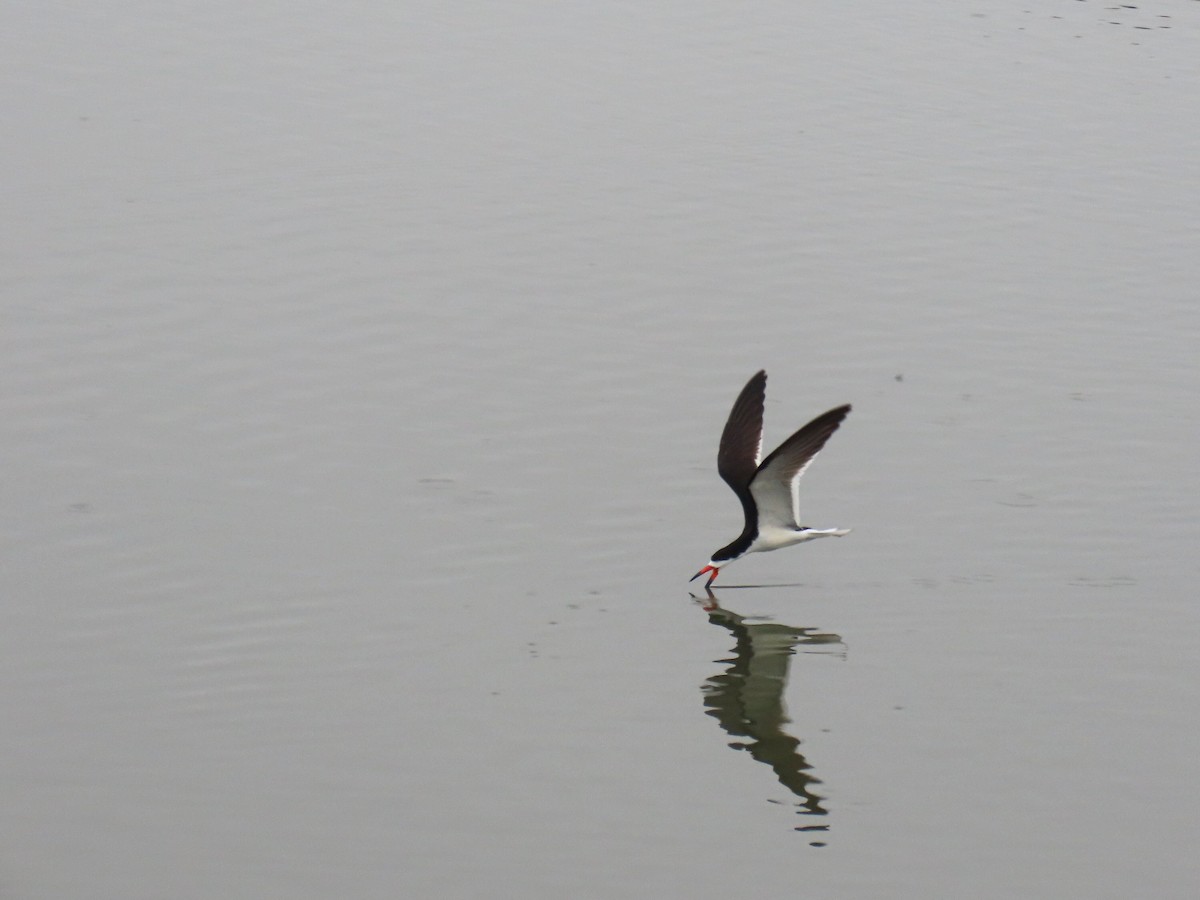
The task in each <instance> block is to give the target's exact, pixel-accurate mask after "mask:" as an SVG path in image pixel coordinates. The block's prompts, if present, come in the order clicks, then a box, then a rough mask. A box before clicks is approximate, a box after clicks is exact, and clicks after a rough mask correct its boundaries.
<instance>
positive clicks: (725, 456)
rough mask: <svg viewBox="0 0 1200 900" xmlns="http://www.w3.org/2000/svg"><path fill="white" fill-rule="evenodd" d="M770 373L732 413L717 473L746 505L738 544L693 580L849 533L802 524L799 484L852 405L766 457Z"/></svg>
mask: <svg viewBox="0 0 1200 900" xmlns="http://www.w3.org/2000/svg"><path fill="white" fill-rule="evenodd" d="M766 392H767V373H766V372H763V371H759V372H758V373H757V374H756V375H754V377H753V378H751V379H750V380H749V381H748V382H746V386H745V387H744V388H742V392H741V393H740V394H738V398H737V400H735V401H734V403H733V409H732V410H730V412H729V420H728V421H727V422H726V423H725V430H724V431H722V432H721V447H720V449H719V450H718V451H717V472H718V473H720V475H721V477H722V478H724V479H725V481H726V483H727V484H728V485H729V486H730V487H731V488H733V492H734V493H735V494H737V497H738V499H739V500H740V501H742V511H743V512H744V513H745V514H746V525H745V527H744V528H742V533H741V534H740V535H738V536H737V538H735V539H734V540H733V541H731V542H730V543H728V544H726V545H725V546H724V547H722V548H721V549H720V550H718V551H716V552H715V553H714V554H713V555H712V558H711V559H710V560H709V561H708V564H707V565H706V566H705V567H704V568H703V569H701V570H700V571H699V572H697V573H696V574H695V575H693V576H692V577H691V579H690V580H691V581H695V580H696V579H697V578H699V577H700V576H701V575H704V574H707V573H712V574H710V575H709V576H708V581H707V582H705V585H706V586H707V585H711V584H712V583H713V582H714V581H716V579H717V574H718V573H719V572H720V571H721V567H722V566H726V565H728V564H729V563H731V562H733V561H734V560H735V559H740V558H741V557H743V556H745V555H746V554H747V553H761V552H763V551H766V550H778V549H779V548H780V547H789V546H791V545H792V544H800V543H803V542H804V541H811V540H815V539H816V538H821V537H831V536H832V537H841V536H842V535H844V534H849V533H850V529H849V528H808V527H806V526H804V525H801V524H800V507H799V482H800V476H801V475H803V474H804V470H805V469H807V468H808V467H809V465H810V464H811V463H812V461H813V458H814V457H815V456H816V455H817V454H818V453H819V452H820V450H821V448H822V447H824V446H825V442H826V441H827V440H829V437H830V435H832V434H833V433H834V432H835V431H837V430H838V426H839V425H841V424H842V420H843V419H845V418H846V416H848V415H849V414H850V406H849V404H847V405H845V406H839V407H838V408H837V409H831V410H830V411H829V412H827V413H824V414H822V415H819V416H817V417H816V418H815V419H813V420H812V421H811V422H809V423H808V424H807V425H805V426H804V427H803V428H801V429H800V430H799V431H797V432H796V433H795V434H793V435H792V436H791V437H790V438H788V439H787V440H786V441H784V442H783V443H782V444H780V445H779V446H778V447H776V448H775V450H774V451H773V452H772V453H771V454H769V455H768V456H767V458H766V459H763V458H762V433H763V398H764V397H765V396H766Z"/></svg>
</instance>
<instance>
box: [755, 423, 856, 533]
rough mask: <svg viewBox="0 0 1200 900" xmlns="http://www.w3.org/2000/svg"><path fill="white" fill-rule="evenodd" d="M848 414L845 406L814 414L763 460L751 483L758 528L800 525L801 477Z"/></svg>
mask: <svg viewBox="0 0 1200 900" xmlns="http://www.w3.org/2000/svg"><path fill="white" fill-rule="evenodd" d="M849 414H850V407H849V406H848V405H847V406H839V407H838V408H837V409H831V410H830V411H829V412H827V413H824V414H823V415H820V416H817V417H816V418H815V419H813V420H812V421H811V422H809V423H808V424H807V425H805V426H804V427H803V428H801V429H800V430H799V431H797V432H796V433H795V434H793V435H792V436H791V437H790V438H788V439H787V440H786V441H784V442H783V443H782V444H780V445H779V446H778V447H777V448H776V449H775V451H774V452H773V453H772V454H771V455H770V456H768V457H767V458H766V459H764V460H763V463H762V465H761V466H759V467H758V471H757V472H756V473H755V475H754V478H753V479H752V480H751V482H750V493H751V494H752V495H753V496H754V501H755V503H756V504H758V518H759V525H760V527H761V526H764V525H766V526H771V525H774V526H777V527H780V528H788V529H791V528H795V527H796V526H798V525H799V524H800V504H799V495H800V490H799V488H800V485H799V482H800V476H801V475H803V474H804V470H805V469H807V468H808V467H809V465H810V464H811V463H812V461H813V458H814V457H815V456H816V455H817V454H818V453H819V452H820V451H821V448H822V447H824V446H825V442H826V441H827V440H829V436H830V435H832V434H833V433H834V432H835V431H837V430H838V426H839V425H841V424H842V420H843V419H845V418H846V416H848V415H849Z"/></svg>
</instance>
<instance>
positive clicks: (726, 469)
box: [717, 370, 767, 496]
mask: <svg viewBox="0 0 1200 900" xmlns="http://www.w3.org/2000/svg"><path fill="white" fill-rule="evenodd" d="M766 395H767V373H766V372H763V371H761V370H760V371H759V372H758V373H757V374H756V375H755V376H754V377H753V378H751V379H750V380H749V381H748V382H746V386H745V387H744V388H742V392H741V393H740V394H738V398H737V400H735V401H734V402H733V409H731V410H730V411H729V419H728V421H726V422H725V430H724V431H722V432H721V448H720V449H719V450H718V451H717V471H718V472H719V473H721V477H722V478H724V479H725V481H726V482H727V483H728V484H729V486H730V487H731V488H733V490H734V492H736V493H737V494H738V496H741V495H742V494H743V493H745V491H746V488H747V486H748V485H749V484H750V480H751V479H752V478H753V477H754V473H755V472H757V471H758V461H759V459H760V458H761V457H762V431H763V398H764V397H766Z"/></svg>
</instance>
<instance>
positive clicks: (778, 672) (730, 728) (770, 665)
mask: <svg viewBox="0 0 1200 900" xmlns="http://www.w3.org/2000/svg"><path fill="white" fill-rule="evenodd" d="M693 596H694V595H693ZM696 601H697V602H698V603H701V604H703V606H704V610H705V612H707V613H708V620H709V621H710V622H712V623H713V624H714V625H720V626H721V627H722V628H727V629H729V631H730V632H732V633H733V636H734V637H735V638H736V639H737V644H736V645H735V647H734V657H733V658H732V659H728V660H720V662H722V663H725V664H726V668H725V670H724V671H722V672H718V673H717V674H716V675H713V676H711V677H709V678H708V679H707V680H706V681H705V682H704V685H703V687H702V688H701V690H702V692H703V694H704V705H705V707H707V712H708V714H709V715H710V716H712V717H713V718H715V719H716V720H717V721H718V722H719V723H720V725H721V728H723V729H724V730H725V731H726V732H727V733H728V734H729V735H731V736H732V737H734V738H745V739H746V740H735V741H732V742H730V744H729V746H730V747H732V748H733V749H735V750H745V751H747V752H749V754H750V755H751V756H752V757H754V758H755V759H756V760H758V761H759V762H762V763H766V764H767V765H768V766H770V767H771V769H772V771H774V773H775V777H776V778H778V779H779V783H780V784H782V785H783V786H784V787H785V788H787V789H788V790H789V791H791V792H792V793H793V794H795V795H796V797H798V798H799V800H800V802H799V803H798V804H797V806H798V807H799V809H798V810H797V812H798V813H799V814H800V815H805V816H826V815H828V814H829V811H828V810H827V809H825V807H824V806H823V805H822V801H823V799H824V798H823V797H822V796H821V795H820V794H818V793H816V791H815V790H814V789H813V787H814V785H818V784H820V783H821V781H820V779H819V778H817V777H816V776H815V775H813V774H812V766H810V765H809V763H808V761H807V760H806V759H805V758H804V754H803V753H801V752H800V750H799V747H800V739H799V738H795V737H792V736H791V735H790V734H788V733H787V732H786V731H784V729H783V726H784V725H786V724H787V723H788V722H790V721H791V720H790V719H789V718H788V716H787V712H786V710H785V708H784V702H783V692H784V689H785V688H786V687H787V677H788V667H789V665H790V664H791V660H792V656H793V654H794V653H795V652H796V647H797V646H802V647H817V646H824V647H826V648H827V650H828V649H833V648H834V647H835V646H837V647H841V648H842V651H841V652H842V653H844V651H845V646H844V645H843V644H842V639H841V638H840V637H839V636H838V635H836V634H828V633H823V632H820V631H818V630H817V629H815V628H798V627H795V626H792V625H780V624H779V623H777V622H765V621H752V620H747V618H746V617H745V616H742V615H739V614H738V613H735V612H733V611H731V610H728V609H724V608H723V607H721V606H720V604H719V603H718V601H717V598H716V596H715V595H714V594H713V593H712V592H711V591H710V592H709V594H708V596H707V597H706V598H696ZM807 652H819V651H807ZM796 830H797V831H802V832H812V831H828V830H829V825H828V824H826V823H823V824H812V825H805V826H799V827H797V828H796ZM813 845H814V846H823V843H822V842H820V841H814V842H813Z"/></svg>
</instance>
